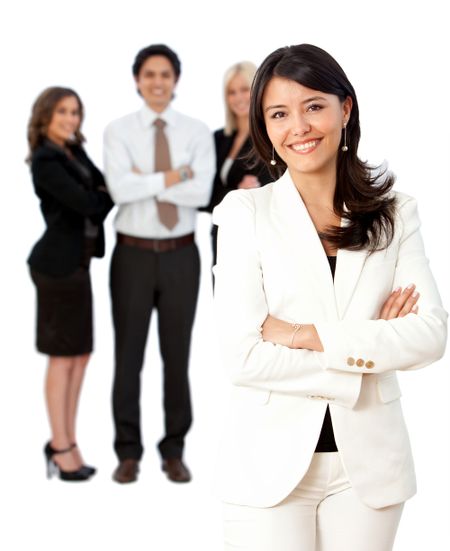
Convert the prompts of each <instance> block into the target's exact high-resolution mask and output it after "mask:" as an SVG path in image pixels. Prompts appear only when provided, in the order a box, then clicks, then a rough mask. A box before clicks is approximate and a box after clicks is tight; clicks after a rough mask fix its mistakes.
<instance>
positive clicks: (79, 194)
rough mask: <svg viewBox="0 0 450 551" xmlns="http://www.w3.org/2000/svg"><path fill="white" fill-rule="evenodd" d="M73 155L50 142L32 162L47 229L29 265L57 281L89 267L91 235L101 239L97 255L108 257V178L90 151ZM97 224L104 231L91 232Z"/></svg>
mask: <svg viewBox="0 0 450 551" xmlns="http://www.w3.org/2000/svg"><path fill="white" fill-rule="evenodd" d="M70 151H71V154H72V156H73V158H71V157H69V156H68V155H67V154H66V152H65V151H64V150H63V149H62V148H60V147H58V146H57V145H56V144H53V143H52V142H49V141H47V142H45V143H44V144H42V145H41V146H39V147H38V148H37V149H36V150H35V151H34V152H33V155H32V159H31V173H32V176H33V185H34V190H35V193H36V195H37V196H38V197H39V199H40V201H41V205H40V206H41V211H42V215H43V217H44V220H45V223H46V226H47V227H46V229H45V231H44V234H43V235H42V237H41V238H40V239H39V241H38V242H37V243H36V244H35V245H34V247H33V249H32V251H31V253H30V255H29V257H28V263H29V265H30V266H31V268H32V269H33V270H35V271H37V272H40V273H42V274H45V275H49V276H53V277H63V276H67V275H70V274H72V273H73V272H75V271H76V269H77V268H78V267H79V266H80V265H81V264H82V263H83V259H84V255H85V244H86V235H91V236H95V237H94V240H95V241H94V246H93V250H92V253H91V254H92V255H93V256H97V257H101V256H103V255H104V254H105V238H104V232H103V225H102V224H103V220H104V219H105V218H106V215H107V214H108V212H109V211H110V210H111V209H112V207H113V202H112V200H111V198H110V196H109V194H108V192H107V191H106V188H105V187H104V186H105V181H104V178H103V175H102V173H101V172H100V171H99V170H98V169H97V167H96V166H95V165H94V164H93V163H92V161H91V160H90V159H89V158H88V156H87V155H86V153H85V151H84V149H83V148H82V147H81V146H78V145H72V146H70ZM98 188H102V189H98ZM87 221H88V222H87ZM91 225H94V226H97V228H98V231H97V232H92V231H89V227H90V226H91ZM91 229H92V228H91ZM95 233H96V235H95Z"/></svg>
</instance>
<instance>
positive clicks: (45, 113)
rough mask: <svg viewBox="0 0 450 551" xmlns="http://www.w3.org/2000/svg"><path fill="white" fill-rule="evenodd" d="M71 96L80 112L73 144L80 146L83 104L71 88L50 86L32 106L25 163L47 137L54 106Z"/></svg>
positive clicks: (82, 137)
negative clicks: (78, 124)
mask: <svg viewBox="0 0 450 551" xmlns="http://www.w3.org/2000/svg"><path fill="white" fill-rule="evenodd" d="M69 96H73V97H74V98H75V99H76V100H77V102H78V107H79V110H80V126H79V127H78V129H77V130H76V131H75V134H74V140H73V143H76V144H78V145H80V144H82V143H83V142H84V141H85V140H84V136H83V134H82V133H81V131H80V128H81V123H82V122H83V114H84V109H83V104H82V102H81V99H80V97H79V95H78V94H77V93H76V92H75V91H74V90H72V89H71V88H63V87H61V86H51V87H50V88H46V89H45V90H44V91H43V92H41V93H40V94H39V96H38V98H37V99H36V101H35V102H34V104H33V107H32V110H31V117H30V120H29V122H28V133H27V137H28V146H29V152H28V157H27V159H26V161H27V162H28V163H29V162H30V160H31V156H32V154H33V151H34V150H35V149H36V148H37V147H38V146H40V145H41V144H42V143H43V142H44V140H45V138H46V137H47V129H48V125H49V124H50V122H51V120H52V117H53V113H54V111H55V108H56V105H57V104H58V103H59V102H60V101H61V100H62V99H64V98H67V97H69Z"/></svg>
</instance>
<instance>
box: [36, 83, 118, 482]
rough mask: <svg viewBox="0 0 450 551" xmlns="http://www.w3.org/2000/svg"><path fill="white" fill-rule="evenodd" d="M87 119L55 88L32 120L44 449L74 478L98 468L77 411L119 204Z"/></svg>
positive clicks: (60, 471)
mask: <svg viewBox="0 0 450 551" xmlns="http://www.w3.org/2000/svg"><path fill="white" fill-rule="evenodd" d="M82 120H83V105H82V103H81V100H80V98H79V97H78V94H76V92H74V91H73V90H71V89H69V88H60V87H52V88H47V89H46V90H44V91H43V92H42V94H41V95H40V96H39V97H38V98H37V100H36V101H35V103H34V105H33V109H32V114H31V118H30V121H29V125H28V143H29V148H30V153H29V159H28V161H29V163H30V165H31V173H32V177H33V184H34V190H35V192H36V195H37V196H38V198H39V200H40V207H41V211H42V215H43V217H44V221H45V224H46V228H45V231H44V233H43V235H42V237H41V238H40V239H39V240H38V242H37V243H36V244H35V245H34V247H33V249H32V251H31V254H30V256H29V258H28V263H29V266H30V270H31V277H32V280H33V282H34V284H35V287H36V292H37V349H38V351H39V352H42V353H44V354H47V355H48V356H49V361H48V370H47V377H46V385H45V393H46V401H47V410H48V416H49V421H50V427H51V433H52V437H51V440H50V441H49V442H48V443H47V444H46V446H45V448H44V453H45V457H46V462H47V474H48V476H49V477H50V476H51V475H52V474H57V475H58V476H59V478H60V479H61V480H65V481H71V482H73V481H82V480H86V479H88V478H89V477H91V476H92V475H93V474H94V473H95V468H94V467H89V466H87V465H84V464H83V460H82V457H81V453H80V451H79V449H78V447H77V440H76V432H75V427H76V412H77V406H78V401H79V396H80V389H81V384H82V381H83V377H84V372H85V369H86V365H87V363H88V361H89V356H90V354H91V352H92V297H91V281H90V276H89V263H90V259H91V257H92V256H97V257H101V256H103V254H104V248H105V243H104V233H103V227H102V223H103V220H104V218H105V217H106V215H107V214H108V212H109V210H110V209H111V208H112V205H113V203H112V201H111V199H110V197H109V195H108V193H107V191H106V188H105V182H104V180H103V176H102V174H101V173H100V171H99V170H98V169H97V168H96V167H95V165H94V164H93V163H92V161H91V160H90V159H89V158H88V156H87V155H86V152H85V151H84V149H83V147H82V142H83V141H84V138H83V135H82V134H81V122H82Z"/></svg>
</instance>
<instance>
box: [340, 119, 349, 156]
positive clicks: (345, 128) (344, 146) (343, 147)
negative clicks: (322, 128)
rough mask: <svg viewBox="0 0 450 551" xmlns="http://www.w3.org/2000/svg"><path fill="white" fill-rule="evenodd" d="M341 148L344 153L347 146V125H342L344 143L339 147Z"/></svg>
mask: <svg viewBox="0 0 450 551" xmlns="http://www.w3.org/2000/svg"><path fill="white" fill-rule="evenodd" d="M341 150H342V151H343V152H344V153H345V152H346V151H348V147H347V125H345V126H344V145H343V146H342V147H341Z"/></svg>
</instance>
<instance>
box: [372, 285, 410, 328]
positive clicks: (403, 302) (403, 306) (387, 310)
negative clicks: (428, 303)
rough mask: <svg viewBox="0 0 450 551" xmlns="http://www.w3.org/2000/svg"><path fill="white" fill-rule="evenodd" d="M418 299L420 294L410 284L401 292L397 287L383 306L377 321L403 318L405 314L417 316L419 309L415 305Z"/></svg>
mask: <svg viewBox="0 0 450 551" xmlns="http://www.w3.org/2000/svg"><path fill="white" fill-rule="evenodd" d="M419 297H420V294H419V293H418V292H417V291H416V286H415V285H414V284H412V283H411V285H408V287H406V289H404V290H403V291H402V289H401V287H397V289H395V290H394V291H392V293H391V294H390V295H389V297H388V298H387V300H386V302H385V303H384V304H383V306H382V308H381V312H380V316H379V318H378V319H382V320H392V319H395V318H403V317H404V316H406V315H407V314H417V312H418V311H419V307H418V306H417V304H416V303H417V301H418V300H419Z"/></svg>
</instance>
